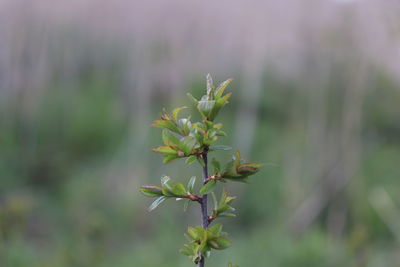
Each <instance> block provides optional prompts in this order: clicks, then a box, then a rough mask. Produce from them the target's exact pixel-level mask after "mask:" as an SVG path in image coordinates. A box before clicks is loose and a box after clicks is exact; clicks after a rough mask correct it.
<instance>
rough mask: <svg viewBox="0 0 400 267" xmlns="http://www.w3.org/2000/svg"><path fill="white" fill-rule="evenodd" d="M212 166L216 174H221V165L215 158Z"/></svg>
mask: <svg viewBox="0 0 400 267" xmlns="http://www.w3.org/2000/svg"><path fill="white" fill-rule="evenodd" d="M211 165H212V166H213V168H214V173H220V172H221V164H220V163H219V161H217V160H216V159H215V158H213V159H212V160H211Z"/></svg>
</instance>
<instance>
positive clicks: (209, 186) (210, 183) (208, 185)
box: [200, 180, 217, 195]
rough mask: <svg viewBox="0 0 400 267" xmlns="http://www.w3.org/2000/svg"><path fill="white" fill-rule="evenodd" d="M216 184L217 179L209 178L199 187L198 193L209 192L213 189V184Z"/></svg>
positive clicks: (204, 193)
mask: <svg viewBox="0 0 400 267" xmlns="http://www.w3.org/2000/svg"><path fill="white" fill-rule="evenodd" d="M216 184H217V181H215V180H210V181H208V182H207V183H206V184H205V185H203V187H202V188H201V189H200V194H203V195H206V194H209V193H211V192H212V191H213V190H214V187H215V185H216Z"/></svg>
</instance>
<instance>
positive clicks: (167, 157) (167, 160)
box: [163, 155, 179, 164]
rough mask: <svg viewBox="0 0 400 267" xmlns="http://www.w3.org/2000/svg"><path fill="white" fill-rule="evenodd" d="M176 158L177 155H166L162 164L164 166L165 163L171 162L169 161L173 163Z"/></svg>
mask: <svg viewBox="0 0 400 267" xmlns="http://www.w3.org/2000/svg"><path fill="white" fill-rule="evenodd" d="M178 158H179V156H178V155H168V156H165V157H164V159H163V163H164V164H167V163H169V162H171V161H174V160H176V159H178Z"/></svg>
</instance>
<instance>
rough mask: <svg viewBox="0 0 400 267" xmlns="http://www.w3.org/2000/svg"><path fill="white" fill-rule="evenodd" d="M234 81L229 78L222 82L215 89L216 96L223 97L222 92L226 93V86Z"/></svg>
mask: <svg viewBox="0 0 400 267" xmlns="http://www.w3.org/2000/svg"><path fill="white" fill-rule="evenodd" d="M232 81H233V79H228V80H226V81H224V82H222V83H221V84H220V85H219V86H218V87H217V89H215V98H218V97H221V96H222V94H223V93H224V91H225V89H226V87H228V85H229V84H230V83H231V82H232Z"/></svg>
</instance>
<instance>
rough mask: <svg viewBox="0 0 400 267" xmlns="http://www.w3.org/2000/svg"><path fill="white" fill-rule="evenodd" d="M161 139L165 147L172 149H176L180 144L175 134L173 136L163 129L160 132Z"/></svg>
mask: <svg viewBox="0 0 400 267" xmlns="http://www.w3.org/2000/svg"><path fill="white" fill-rule="evenodd" d="M162 139H163V142H164V144H165V145H167V146H172V147H174V146H175V147H178V146H179V144H180V140H179V138H178V137H177V136H175V134H173V133H172V132H171V131H169V130H166V129H164V130H163V131H162Z"/></svg>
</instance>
